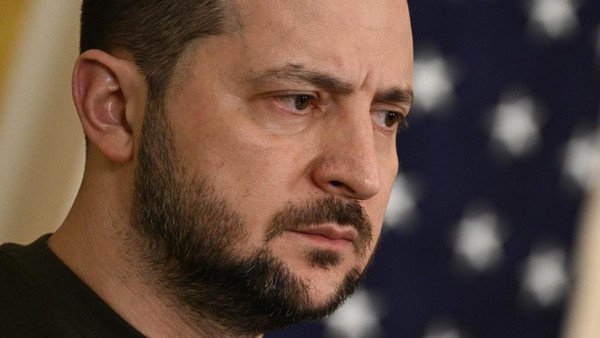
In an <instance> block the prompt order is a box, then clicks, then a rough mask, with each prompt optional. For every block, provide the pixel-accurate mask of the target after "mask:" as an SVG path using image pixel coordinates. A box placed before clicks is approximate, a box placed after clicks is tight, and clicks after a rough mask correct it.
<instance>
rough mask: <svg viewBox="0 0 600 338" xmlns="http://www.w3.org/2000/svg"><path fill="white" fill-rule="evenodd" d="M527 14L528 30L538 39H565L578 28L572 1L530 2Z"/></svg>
mask: <svg viewBox="0 0 600 338" xmlns="http://www.w3.org/2000/svg"><path fill="white" fill-rule="evenodd" d="M528 12H529V13H528V14H529V20H530V21H529V30H530V32H531V33H533V35H534V36H535V37H536V38H538V39H548V38H550V39H560V38H566V37H569V36H571V35H573V34H574V33H575V32H576V31H577V29H578V27H579V23H578V20H577V15H576V3H575V1H573V0H532V1H531V2H530V3H529V6H528Z"/></svg>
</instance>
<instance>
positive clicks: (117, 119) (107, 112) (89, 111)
mask: <svg viewBox="0 0 600 338" xmlns="http://www.w3.org/2000/svg"><path fill="white" fill-rule="evenodd" d="M145 84H146V83H145V81H144V80H143V76H142V75H141V74H140V73H139V72H138V71H137V67H136V66H135V65H134V64H133V62H131V61H128V60H125V59H120V58H117V57H115V56H112V55H110V54H108V53H105V52H102V51H100V50H88V51H86V52H84V53H82V54H81V55H80V56H79V58H78V59H77V62H76V64H75V69H74V71H73V99H74V101H75V107H76V108H77V113H78V114H79V119H80V120H81V125H82V126H83V130H84V132H85V134H86V136H87V138H88V140H89V142H91V143H93V144H94V145H95V146H96V147H97V148H98V149H99V150H100V151H101V152H102V153H103V154H104V155H105V156H106V157H107V158H108V159H109V160H111V161H114V162H127V161H129V160H131V159H132V157H133V153H134V141H135V137H134V130H139V128H135V127H136V126H135V124H137V123H141V121H142V119H143V109H145V105H144V102H145V99H143V96H144V95H145V90H144V89H145Z"/></svg>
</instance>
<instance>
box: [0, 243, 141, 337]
mask: <svg viewBox="0 0 600 338" xmlns="http://www.w3.org/2000/svg"><path fill="white" fill-rule="evenodd" d="M49 236H50V235H45V236H43V237H41V238H39V239H38V240H36V241H35V242H33V243H32V244H30V245H27V246H22V245H17V244H4V245H2V246H0V337H143V335H142V334H141V333H139V332H138V331H136V330H135V329H134V328H133V327H132V326H130V325H129V324H128V323H127V322H125V321H124V320H123V319H122V318H121V317H119V315H117V314H116V313H115V312H114V311H113V310H112V309H111V308H110V307H109V306H108V305H106V303H104V302H103V301H102V300H101V299H100V298H99V297H98V296H97V295H96V294H95V293H94V292H93V291H92V290H91V289H90V288H89V287H88V286H87V285H85V284H84V283H83V281H81V280H80V279H79V278H78V277H77V276H76V275H75V274H74V273H73V272H72V271H71V270H69V268H68V267H67V266H66V265H65V264H64V263H63V262H61V261H60V259H59V258H58V257H57V256H56V255H54V253H53V252H52V251H50V248H49V247H48V244H47V240H48V237H49Z"/></svg>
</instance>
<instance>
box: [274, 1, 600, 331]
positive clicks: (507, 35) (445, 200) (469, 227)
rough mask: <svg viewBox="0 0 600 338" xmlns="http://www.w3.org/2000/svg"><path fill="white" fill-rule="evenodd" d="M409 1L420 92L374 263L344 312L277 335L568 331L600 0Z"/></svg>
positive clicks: (594, 152) (592, 161) (592, 154)
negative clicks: (568, 313) (567, 322)
mask: <svg viewBox="0 0 600 338" xmlns="http://www.w3.org/2000/svg"><path fill="white" fill-rule="evenodd" d="M409 5H410V7H411V16H412V24H413V33H414V42H415V92H416V102H415V105H414V107H413V109H412V112H411V114H412V115H411V117H410V119H409V121H410V124H411V127H410V128H409V130H407V131H404V132H402V133H401V134H400V135H399V137H398V152H399V157H400V161H401V167H402V169H401V172H400V175H399V177H398V179H397V181H396V184H395V186H394V191H393V193H392V198H391V200H390V204H389V210H388V213H387V215H386V222H385V225H384V233H383V235H382V242H381V245H380V247H379V251H378V253H377V256H376V258H375V262H374V264H373V265H372V267H371V268H370V270H369V272H368V274H367V278H366V280H365V281H364V283H363V284H362V287H361V288H360V289H359V290H358V291H357V292H356V293H355V294H354V296H353V297H352V298H350V299H349V300H348V301H347V302H346V304H345V305H344V306H343V307H342V308H341V309H340V310H338V311H337V312H336V313H335V314H334V315H333V316H331V317H330V318H328V319H326V320H324V321H323V322H322V323H316V324H305V325H298V326H296V327H291V328H288V329H285V330H281V331H278V332H273V333H269V334H267V337H357V338H358V337H360V338H369V337H408V338H412V337H416V338H434V337H435V338H442V337H444V338H463V337H484V338H493V337H502V338H506V337H528V338H531V337H534V338H535V337H544V338H546V337H557V336H559V335H560V330H561V327H562V325H563V321H564V317H565V315H566V305H567V301H568V297H569V295H570V291H571V290H572V287H571V286H572V285H573V276H572V264H573V253H574V251H573V250H574V244H575V243H574V239H575V235H576V231H577V226H576V225H577V223H578V220H579V217H580V216H579V215H580V212H581V209H582V203H583V201H584V200H585V197H586V193H587V192H588V191H589V189H590V187H591V184H592V182H593V173H594V171H596V170H598V169H599V168H600V166H599V164H600V150H599V149H598V147H597V144H600V142H598V137H597V133H598V128H597V127H598V115H599V113H600V109H599V104H600V1H598V0H526V1H517V0H510V1H509V0H413V1H409ZM598 320H600V318H598Z"/></svg>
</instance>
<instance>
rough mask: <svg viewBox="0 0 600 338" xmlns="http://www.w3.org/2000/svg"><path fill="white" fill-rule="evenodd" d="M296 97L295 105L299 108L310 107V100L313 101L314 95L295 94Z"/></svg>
mask: <svg viewBox="0 0 600 338" xmlns="http://www.w3.org/2000/svg"><path fill="white" fill-rule="evenodd" d="M294 97H295V98H294V105H295V107H296V109H298V110H304V109H306V108H308V105H309V104H310V101H312V97H311V96H309V95H295V96H294Z"/></svg>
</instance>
